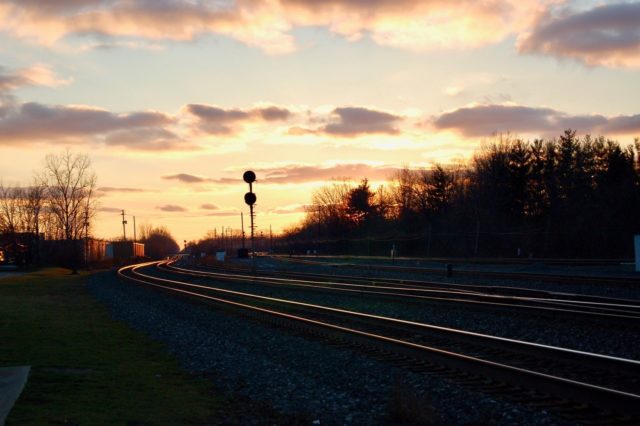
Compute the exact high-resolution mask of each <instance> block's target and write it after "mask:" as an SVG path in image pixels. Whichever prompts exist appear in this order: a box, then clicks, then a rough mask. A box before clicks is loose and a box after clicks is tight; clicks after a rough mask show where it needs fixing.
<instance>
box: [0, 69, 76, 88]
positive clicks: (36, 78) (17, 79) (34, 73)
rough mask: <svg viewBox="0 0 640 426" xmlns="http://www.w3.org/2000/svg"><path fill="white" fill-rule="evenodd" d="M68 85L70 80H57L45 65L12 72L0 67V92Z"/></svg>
mask: <svg viewBox="0 0 640 426" xmlns="http://www.w3.org/2000/svg"><path fill="white" fill-rule="evenodd" d="M69 83H71V79H62V78H59V77H58V76H56V74H55V73H54V72H53V70H52V69H51V67H50V66H49V65H46V64H35V65H33V66H31V67H28V68H19V69H16V70H13V71H9V70H8V69H7V68H5V67H2V66H0V92H9V91H12V90H15V89H17V88H19V87H23V86H47V87H56V86H62V85H66V84H69Z"/></svg>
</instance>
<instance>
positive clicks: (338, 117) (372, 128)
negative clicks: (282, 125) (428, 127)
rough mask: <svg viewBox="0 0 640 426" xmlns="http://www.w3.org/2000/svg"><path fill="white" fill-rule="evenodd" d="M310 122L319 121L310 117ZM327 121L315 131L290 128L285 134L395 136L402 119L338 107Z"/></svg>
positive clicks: (381, 112)
mask: <svg viewBox="0 0 640 426" xmlns="http://www.w3.org/2000/svg"><path fill="white" fill-rule="evenodd" d="M310 121H311V122H313V121H319V120H318V118H317V117H311V120H310ZM328 121H329V123H328V124H325V125H323V126H321V127H319V128H316V129H312V128H305V127H301V126H292V127H291V128H289V130H288V131H287V134H288V135H293V136H301V135H307V134H325V135H330V136H339V137H356V136H361V135H366V134H388V135H395V134H398V133H399V129H398V127H397V125H398V124H399V123H400V121H402V117H400V116H398V115H393V114H390V113H388V112H383V111H377V110H374V109H369V108H365V107H340V108H336V109H334V110H333V112H332V113H331V116H330V117H329V119H328Z"/></svg>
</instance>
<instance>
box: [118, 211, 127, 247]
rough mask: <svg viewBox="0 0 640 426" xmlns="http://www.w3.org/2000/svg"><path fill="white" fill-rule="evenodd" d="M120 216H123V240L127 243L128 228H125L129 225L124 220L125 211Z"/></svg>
mask: <svg viewBox="0 0 640 426" xmlns="http://www.w3.org/2000/svg"><path fill="white" fill-rule="evenodd" d="M120 215H121V216H122V240H123V241H127V228H126V226H125V225H126V224H127V221H126V219H125V218H124V210H122V213H120Z"/></svg>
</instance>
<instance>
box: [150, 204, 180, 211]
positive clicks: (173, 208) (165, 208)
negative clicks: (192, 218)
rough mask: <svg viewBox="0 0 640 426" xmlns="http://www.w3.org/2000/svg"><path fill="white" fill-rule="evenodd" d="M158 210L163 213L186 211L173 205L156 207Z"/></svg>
mask: <svg viewBox="0 0 640 426" xmlns="http://www.w3.org/2000/svg"><path fill="white" fill-rule="evenodd" d="M156 208H157V209H158V210H162V211H163V212H186V211H187V209H186V208H184V207H182V206H177V205H175V204H165V205H164V206H158V207H156Z"/></svg>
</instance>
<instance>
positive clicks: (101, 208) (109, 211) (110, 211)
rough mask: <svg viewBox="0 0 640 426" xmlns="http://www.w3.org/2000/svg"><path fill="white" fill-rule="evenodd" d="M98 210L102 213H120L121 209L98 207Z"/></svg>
mask: <svg viewBox="0 0 640 426" xmlns="http://www.w3.org/2000/svg"><path fill="white" fill-rule="evenodd" d="M98 211H100V212H103V213H120V212H121V211H122V209H118V208H116V207H100V208H99V209H98Z"/></svg>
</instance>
